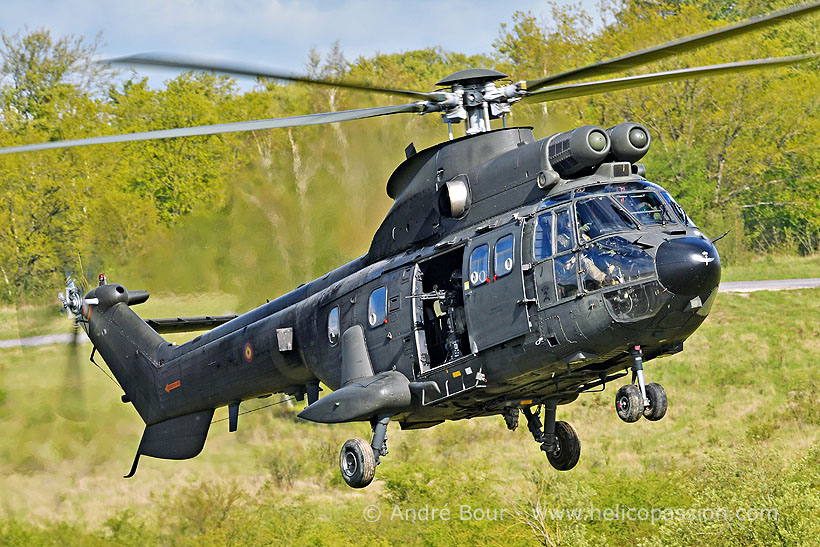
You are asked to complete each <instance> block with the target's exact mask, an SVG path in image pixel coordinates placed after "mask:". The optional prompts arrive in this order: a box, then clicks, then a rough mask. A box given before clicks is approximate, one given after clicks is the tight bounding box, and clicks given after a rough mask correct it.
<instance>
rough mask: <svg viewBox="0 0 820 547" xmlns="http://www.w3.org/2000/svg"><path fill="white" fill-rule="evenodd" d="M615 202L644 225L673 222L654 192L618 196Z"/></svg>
mask: <svg viewBox="0 0 820 547" xmlns="http://www.w3.org/2000/svg"><path fill="white" fill-rule="evenodd" d="M615 200H616V201H617V202H618V203H619V204H620V205H621V207H623V208H624V209H626V210H627V211H629V212H630V213H632V215H633V216H634V217H635V218H636V219H638V222H640V223H641V224H644V225H653V224H668V223H670V222H673V220H672V217H671V216H670V215H669V212H668V211H667V210H666V207H664V205H663V203H662V202H661V199H660V198H659V197H658V195H657V194H656V193H655V192H635V193H631V194H618V195H617V196H615Z"/></svg>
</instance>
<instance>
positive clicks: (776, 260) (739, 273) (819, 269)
mask: <svg viewBox="0 0 820 547" xmlns="http://www.w3.org/2000/svg"><path fill="white" fill-rule="evenodd" d="M808 277H820V255H813V256H799V257H796V256H778V255H765V256H761V257H754V256H753V257H752V258H750V259H748V260H745V261H740V263H739V264H733V265H730V266H725V267H724V268H723V272H722V274H721V281H763V280H766V279H803V278H808Z"/></svg>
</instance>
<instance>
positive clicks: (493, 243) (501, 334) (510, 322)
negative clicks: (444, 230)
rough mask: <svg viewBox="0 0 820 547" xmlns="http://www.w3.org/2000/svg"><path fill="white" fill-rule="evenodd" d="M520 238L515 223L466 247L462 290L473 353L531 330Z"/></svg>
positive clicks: (475, 240) (519, 229) (481, 237)
mask: <svg viewBox="0 0 820 547" xmlns="http://www.w3.org/2000/svg"><path fill="white" fill-rule="evenodd" d="M521 237H522V229H521V225H520V224H519V223H518V222H516V223H511V224H508V225H507V226H504V227H502V228H497V229H495V230H493V231H492V232H489V233H487V234H482V235H479V236H476V237H474V238H472V239H471V240H470V241H469V244H468V245H467V249H466V252H465V253H464V264H463V269H462V272H463V279H462V289H463V291H464V310H465V313H466V316H467V327H468V331H469V334H470V349H471V351H472V352H473V353H477V352H478V351H481V350H483V349H485V348H488V347H491V346H494V345H496V344H500V343H502V342H506V341H508V340H510V339H512V338H515V337H517V336H521V335H523V334H526V333H527V332H529V330H530V322H529V317H528V314H527V305H526V303H525V301H524V300H525V299H524V279H523V276H522V271H521Z"/></svg>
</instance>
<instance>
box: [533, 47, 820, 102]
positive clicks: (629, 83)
mask: <svg viewBox="0 0 820 547" xmlns="http://www.w3.org/2000/svg"><path fill="white" fill-rule="evenodd" d="M818 57H820V54H818V53H811V54H808V55H793V56H791V57H775V58H772V59H755V60H753V61H740V62H737V63H726V64H723V65H710V66H700V67H693V68H684V69H682V70H670V71H668V72H656V73H654V74H641V75H639V76H627V77H625V78H615V79H613V80H601V81H597V82H581V83H577V84H565V85H557V86H553V87H548V88H546V89H542V90H540V91H536V92H535V93H532V94H531V95H528V96H526V97H524V98H523V99H522V102H527V103H543V102H546V101H557V100H560V99H570V98H572V97H584V96H586V95H595V94H598V93H606V92H609V91H620V90H622V89H632V88H634V87H644V86H650V85H655V84H662V83H666V82H674V81H676V80H686V79H690V78H702V77H704V76H716V75H720V74H734V73H737V72H746V71H749V70H756V69H760V68H776V67H780V66H788V65H792V64H795V63H804V62H806V61H811V60H814V59H817V58H818Z"/></svg>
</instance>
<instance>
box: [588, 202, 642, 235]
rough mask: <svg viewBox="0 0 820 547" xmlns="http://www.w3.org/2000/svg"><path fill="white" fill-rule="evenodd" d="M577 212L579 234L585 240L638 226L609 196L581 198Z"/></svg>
mask: <svg viewBox="0 0 820 547" xmlns="http://www.w3.org/2000/svg"><path fill="white" fill-rule="evenodd" d="M575 214H576V216H577V219H578V234H579V235H580V237H581V240H584V241H588V240H591V239H595V238H597V237H600V236H603V235H606V234H612V233H615V232H625V231H628V230H633V229H635V228H636V226H635V223H634V222H633V221H632V220H630V218H629V217H628V216H627V214H626V213H625V212H624V211H623V209H621V208H620V207H618V205H616V203H615V202H614V201H612V200H611V199H610V198H609V197H608V196H596V197H593V198H589V199H583V200H579V201H578V202H577V203H576V204H575Z"/></svg>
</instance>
